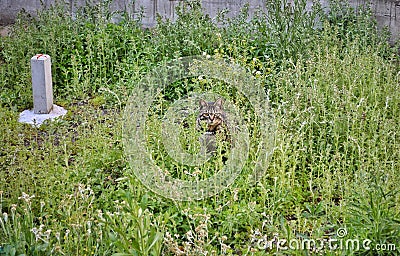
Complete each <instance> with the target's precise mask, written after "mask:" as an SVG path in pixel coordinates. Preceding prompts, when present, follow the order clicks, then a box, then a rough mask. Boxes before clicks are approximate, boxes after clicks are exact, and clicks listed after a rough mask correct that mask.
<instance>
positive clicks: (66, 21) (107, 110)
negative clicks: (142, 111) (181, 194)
mask: <svg viewBox="0 0 400 256" xmlns="http://www.w3.org/2000/svg"><path fill="white" fill-rule="evenodd" d="M281 3H282V2H281V1H278V0H276V1H275V0H274V1H269V2H268V4H267V10H268V14H269V15H266V14H265V13H262V12H260V13H258V15H257V16H256V18H254V19H250V21H249V22H248V21H247V20H248V18H249V17H248V13H247V10H246V9H244V10H243V11H242V13H241V14H240V15H239V16H238V17H237V18H234V19H226V18H223V15H222V14H221V15H220V17H219V21H220V23H221V24H223V26H217V25H216V24H214V23H212V21H211V20H210V18H209V17H207V16H205V15H203V14H202V12H201V10H200V8H199V4H198V2H188V3H186V4H183V5H182V6H180V7H179V9H178V10H177V12H178V13H179V18H178V20H177V21H176V22H169V21H162V20H161V19H159V23H158V25H157V26H156V27H154V28H152V29H142V28H140V21H137V20H132V19H131V18H129V16H127V15H124V14H122V17H123V19H122V21H121V22H119V23H111V20H112V17H113V14H112V13H110V12H108V11H107V5H108V4H110V2H109V1H105V2H104V3H103V5H101V6H99V7H92V8H84V9H82V10H80V11H79V12H78V14H77V15H76V16H74V17H72V16H71V15H68V14H67V13H66V12H65V6H62V5H60V6H57V7H54V8H51V9H50V10H47V11H44V12H41V13H39V14H38V16H37V17H35V18H31V17H26V16H24V15H22V16H20V17H19V18H18V20H17V21H16V24H15V25H14V27H13V30H12V35H11V37H6V38H0V49H1V53H0V58H1V62H0V63H2V64H1V65H0V88H1V91H0V99H1V101H0V119H1V120H2V124H3V125H2V126H0V139H1V143H2V144H1V152H0V255H1V254H2V253H5V254H6V255H20V254H25V255H89V254H93V255H112V254H115V255H160V254H164V255H179V254H182V253H183V254H185V255H204V254H207V255H221V254H226V255H240V254H242V255H266V254H267V255H268V254H273V253H275V252H276V250H274V249H272V250H270V249H268V248H267V249H263V248H261V247H260V246H258V245H259V242H260V241H262V239H268V240H273V239H277V238H280V239H288V240H290V239H298V240H299V241H302V240H304V239H315V240H318V241H319V240H323V239H339V237H338V236H337V233H336V231H337V230H338V229H339V228H346V230H347V235H346V236H345V237H344V238H343V239H347V238H348V239H360V241H362V240H364V239H370V240H371V241H372V243H371V245H370V246H371V248H374V246H375V245H376V244H387V245H390V244H395V245H397V249H396V251H372V250H369V251H367V250H363V249H362V248H361V250H360V251H355V250H345V249H337V250H329V248H328V247H324V248H322V249H318V248H317V246H314V247H313V248H310V249H305V250H286V251H281V252H279V253H281V254H285V253H286V254H290V255H308V254H310V253H317V252H319V253H322V254H327V255H349V254H353V255H354V254H356V255H357V254H370V255H376V254H380V255H386V254H397V253H399V247H400V244H399V239H398V237H400V233H399V232H400V231H399V230H400V227H399V220H400V216H399V212H400V204H399V199H400V197H399V195H400V194H399V191H398V189H397V187H398V186H397V184H399V175H398V172H399V169H400V166H399V158H400V155H399V154H400V148H399V145H400V144H399V132H398V131H399V130H400V127H399V126H400V125H399V118H398V117H399V116H400V111H399V107H400V95H399V94H400V88H399V67H398V64H397V63H398V62H397V60H398V59H397V58H398V57H397V56H396V55H395V49H394V47H391V46H390V45H389V44H388V43H387V41H386V39H387V38H386V36H385V34H382V33H380V32H378V30H377V29H376V24H375V22H374V20H373V19H372V18H371V15H370V12H368V11H365V12H362V13H359V14H354V13H353V12H352V10H351V9H349V7H348V6H345V5H342V4H341V3H340V1H332V6H333V8H332V12H331V13H330V14H324V13H323V12H322V11H321V9H320V8H319V7H318V6H316V7H315V9H314V11H313V12H311V13H306V12H305V11H304V8H305V1H303V0H296V1H295V5H294V7H290V6H289V5H288V1H283V3H284V4H283V5H281ZM39 52H42V53H47V54H49V55H51V57H52V61H53V74H54V88H55V101H56V104H59V105H62V106H64V107H65V108H67V109H68V111H69V114H68V115H67V116H66V117H64V118H63V119H61V120H58V121H56V122H51V123H47V124H45V125H43V126H41V127H40V128H34V127H30V126H27V125H23V124H20V123H18V122H17V119H18V114H19V111H21V110H23V109H26V108H31V107H32V99H31V92H30V90H27V89H26V88H30V73H29V72H30V71H29V59H30V57H31V56H33V55H34V54H36V53H39ZM203 53H204V54H206V55H207V54H208V55H216V56H217V57H218V58H224V59H227V60H229V61H233V62H236V63H238V64H240V65H241V66H243V67H244V68H246V69H247V70H248V72H249V73H251V74H252V75H254V77H256V78H257V79H259V81H260V82H261V83H262V84H263V85H264V87H265V90H266V93H267V95H268V97H269V99H270V102H271V108H272V111H273V113H274V116H275V119H276V120H275V123H276V129H277V130H276V144H275V151H274V155H273V157H272V159H271V162H270V165H269V167H268V170H266V175H265V176H264V177H262V179H261V180H260V181H259V182H258V183H256V184H254V183H252V182H251V180H250V179H249V177H248V173H250V172H251V171H252V168H254V163H255V162H256V159H255V158H254V154H250V157H249V159H248V164H246V166H245V168H244V170H243V172H242V174H241V175H240V176H239V177H238V179H237V180H236V181H235V183H234V184H233V185H232V186H231V187H229V188H227V189H226V190H224V191H223V192H221V193H220V194H218V195H216V196H214V197H211V198H209V199H206V200H202V201H195V202H175V201H172V200H167V199H164V198H161V197H159V196H157V195H155V194H153V193H151V192H149V191H148V190H147V189H146V188H145V187H144V186H143V185H142V184H141V183H140V182H139V181H138V180H137V179H136V178H135V177H134V176H133V175H132V171H131V167H130V166H129V164H128V163H127V160H126V158H125V156H124V154H123V149H122V144H121V141H122V135H121V128H122V125H123V123H122V115H121V112H122V111H121V110H122V108H123V107H124V105H125V102H126V101H127V100H128V98H129V94H130V93H131V92H132V90H134V89H135V85H136V83H137V82H138V81H139V80H140V79H141V77H142V76H143V75H144V74H146V72H148V71H150V70H151V69H152V68H153V67H156V66H157V65H158V63H159V62H162V61H166V60H170V59H173V58H176V57H183V56H190V55H198V54H203ZM206 89H207V90H209V89H211V90H214V92H218V93H220V94H222V95H224V96H226V97H232V98H233V96H232V94H230V93H231V92H230V91H229V87H228V86H227V85H225V84H224V83H223V82H222V81H212V80H210V81H208V82H207V83H205V82H204V83H203V82H202V81H199V80H198V79H193V80H187V81H178V82H176V83H174V84H172V85H170V87H168V88H167V89H166V90H164V91H163V95H162V96H163V101H165V104H166V106H167V105H168V104H170V103H172V102H173V101H174V100H176V99H177V98H179V97H182V96H184V95H185V94H188V93H190V92H204V91H205V90H206ZM234 102H235V103H237V104H238V106H239V107H246V106H248V105H246V104H247V102H246V101H245V99H243V98H240V100H236V101H234ZM163 104H164V103H163ZM248 120H249V122H248V126H249V127H252V126H255V125H257V123H256V122H255V121H254V120H253V119H252V118H249V119H248ZM149 122H150V124H151V125H153V126H151V128H154V129H151V130H150V131H149V133H148V134H147V135H148V139H149V141H151V140H156V139H157V138H159V137H161V134H160V132H159V130H160V129H159V128H160V127H159V120H157V119H155V120H149ZM151 133H154V134H151ZM186 135H187V136H190V135H191V134H190V132H188V133H187V134H186ZM182 136H183V135H182ZM154 145H155V144H150V145H149V146H150V147H152V149H154V150H155V149H157V148H156V147H155V146H154ZM252 150H255V148H253V149H252ZM250 152H252V151H250ZM163 154H164V153H163V151H162V150H160V152H155V156H163ZM164 156H165V154H164ZM143 157H144V156H143ZM163 161H164V162H163V163H162V162H160V165H161V164H164V166H173V165H174V164H175V163H174V162H173V161H172V160H170V159H168V158H167V157H166V158H165V159H164V160H163ZM216 161H217V164H218V159H217V160H216ZM209 167H210V166H208V167H207V168H209ZM178 171H181V172H177V173H175V174H173V175H177V177H180V178H182V179H188V177H186V176H185V175H183V174H184V173H185V170H184V169H182V170H180V169H179V170H178ZM204 171H205V173H206V171H212V170H204ZM33 195H34V196H33ZM275 245H276V244H275ZM274 248H276V247H274ZM318 250H322V251H318Z"/></svg>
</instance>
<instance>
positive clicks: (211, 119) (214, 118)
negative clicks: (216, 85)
mask: <svg viewBox="0 0 400 256" xmlns="http://www.w3.org/2000/svg"><path fill="white" fill-rule="evenodd" d="M199 103H200V113H199V119H200V120H201V121H204V122H206V123H207V125H208V127H209V128H211V129H213V128H215V127H216V126H218V125H220V124H222V123H223V122H224V121H225V112H224V110H223V106H222V104H223V101H222V98H219V99H217V100H216V101H215V102H206V101H205V100H200V102H199Z"/></svg>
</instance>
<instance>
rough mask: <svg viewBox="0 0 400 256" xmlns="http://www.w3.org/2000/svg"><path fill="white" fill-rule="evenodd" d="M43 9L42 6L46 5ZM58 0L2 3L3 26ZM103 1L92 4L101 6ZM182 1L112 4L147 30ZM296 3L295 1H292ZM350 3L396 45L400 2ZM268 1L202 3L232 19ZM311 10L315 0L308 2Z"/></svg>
mask: <svg viewBox="0 0 400 256" xmlns="http://www.w3.org/2000/svg"><path fill="white" fill-rule="evenodd" d="M41 1H42V3H43V5H42V3H41ZM56 1H57V0H0V25H2V24H3V25H4V24H8V23H10V22H12V21H13V20H14V19H15V17H16V15H17V13H18V12H19V11H21V10H25V11H26V12H28V13H31V14H34V13H35V12H36V11H37V10H39V9H41V8H46V7H49V6H50V5H52V4H54V2H56ZM63 1H64V2H67V3H68V4H69V8H70V11H72V12H73V11H74V10H76V7H77V6H79V5H82V4H84V3H85V2H87V1H88V0H63ZM97 1H99V0H90V1H89V2H97ZM181 1H182V0H114V1H113V3H112V4H111V8H112V10H125V11H127V12H128V13H129V14H131V15H132V16H138V15H139V13H140V12H141V9H142V10H143V11H144V13H143V14H144V18H143V25H144V26H146V27H149V26H153V25H154V24H155V22H156V21H155V17H156V13H159V14H161V16H163V17H165V18H168V19H172V20H174V19H175V18H176V13H175V7H176V6H177V5H178V4H179V2H181ZM291 1H293V0H291ZM348 1H349V3H350V4H351V5H352V6H353V7H355V8H356V9H357V8H360V6H363V5H371V7H372V10H373V12H374V13H375V15H376V18H377V20H378V24H379V26H380V27H384V26H388V27H389V29H390V31H391V32H392V34H393V38H392V41H393V40H395V39H397V38H400V0H372V1H371V0H348ZM264 2H265V0H202V5H203V9H204V10H205V12H206V13H208V14H210V16H211V17H214V16H215V15H216V13H217V12H218V10H221V9H226V8H228V9H230V13H229V15H228V16H233V15H235V14H237V13H238V12H239V11H240V9H241V8H242V7H243V6H244V4H245V3H249V9H250V13H253V12H254V11H255V10H256V9H257V8H258V7H260V6H261V8H262V7H263V4H264ZM307 2H308V6H309V7H310V6H311V3H312V0H307ZM320 2H321V3H322V6H325V7H327V2H328V0H320Z"/></svg>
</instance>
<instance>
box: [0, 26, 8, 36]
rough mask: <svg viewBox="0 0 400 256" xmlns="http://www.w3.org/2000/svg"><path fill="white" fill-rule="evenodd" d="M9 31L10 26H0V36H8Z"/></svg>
mask: <svg viewBox="0 0 400 256" xmlns="http://www.w3.org/2000/svg"><path fill="white" fill-rule="evenodd" d="M9 33H10V26H9V25H8V26H0V36H8V34H9Z"/></svg>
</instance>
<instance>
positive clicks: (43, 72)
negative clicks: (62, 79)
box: [31, 54, 53, 114]
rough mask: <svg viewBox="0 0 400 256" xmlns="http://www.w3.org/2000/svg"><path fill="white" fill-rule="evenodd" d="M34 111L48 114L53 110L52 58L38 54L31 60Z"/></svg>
mask: <svg viewBox="0 0 400 256" xmlns="http://www.w3.org/2000/svg"><path fill="white" fill-rule="evenodd" d="M31 71H32V90H33V111H34V113H35V114H48V113H50V111H51V110H52V108H53V82H52V78H51V58H50V56H49V55H46V54H37V55H35V56H33V57H32V58H31Z"/></svg>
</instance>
